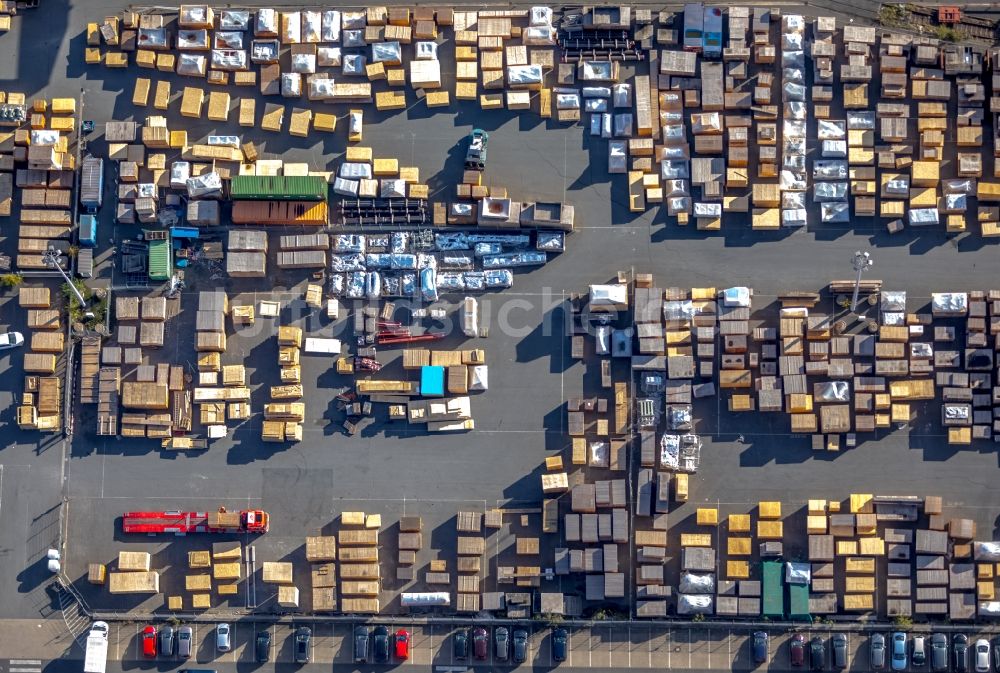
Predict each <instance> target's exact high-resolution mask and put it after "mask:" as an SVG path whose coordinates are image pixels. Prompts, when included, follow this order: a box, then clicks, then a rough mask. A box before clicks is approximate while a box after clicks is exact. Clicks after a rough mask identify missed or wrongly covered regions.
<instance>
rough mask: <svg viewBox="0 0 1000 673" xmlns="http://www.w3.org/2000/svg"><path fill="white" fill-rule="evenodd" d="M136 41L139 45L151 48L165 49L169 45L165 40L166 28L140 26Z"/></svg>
mask: <svg viewBox="0 0 1000 673" xmlns="http://www.w3.org/2000/svg"><path fill="white" fill-rule="evenodd" d="M138 43H139V46H140V47H146V48H149V49H153V48H156V47H160V48H161V49H166V48H167V47H169V46H170V45H169V44H168V42H167V29H166V28H140V29H139V37H138Z"/></svg>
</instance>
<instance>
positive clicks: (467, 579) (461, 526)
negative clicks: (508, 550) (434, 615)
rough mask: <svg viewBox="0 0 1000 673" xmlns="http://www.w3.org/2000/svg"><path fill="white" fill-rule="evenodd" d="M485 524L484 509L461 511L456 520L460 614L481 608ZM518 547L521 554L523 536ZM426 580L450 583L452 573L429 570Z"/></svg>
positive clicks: (456, 607) (456, 606)
mask: <svg viewBox="0 0 1000 673" xmlns="http://www.w3.org/2000/svg"><path fill="white" fill-rule="evenodd" d="M482 524H483V514H482V512H468V511H466V512H459V513H458V516H457V518H456V521H455V532H456V533H457V535H458V559H457V561H456V567H455V570H456V571H457V573H458V575H457V580H456V582H457V584H456V587H457V595H456V597H455V598H456V600H455V611H456V612H459V613H477V612H479V610H480V597H481V593H480V570H481V563H482V558H483V554H484V553H485V551H486V544H485V540H484V538H483V532H482ZM517 550H518V554H521V552H522V544H521V540H520V538H519V539H518V542H517ZM534 554H536V555H537V554H538V540H537V539H535V546H534ZM515 572H516V571H515ZM525 574H527V573H525ZM432 579H433V580H434V581H433V582H432V581H431V580H432ZM426 582H427V584H442V585H448V586H450V584H451V575H450V574H449V573H447V572H440V573H428V576H427V578H426Z"/></svg>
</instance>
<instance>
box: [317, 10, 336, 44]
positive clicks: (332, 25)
mask: <svg viewBox="0 0 1000 673" xmlns="http://www.w3.org/2000/svg"><path fill="white" fill-rule="evenodd" d="M321 30H322V32H321V38H322V39H321V40H320V41H321V42H340V12H339V11H337V10H335V9H328V10H325V11H324V12H323V18H322V29H321Z"/></svg>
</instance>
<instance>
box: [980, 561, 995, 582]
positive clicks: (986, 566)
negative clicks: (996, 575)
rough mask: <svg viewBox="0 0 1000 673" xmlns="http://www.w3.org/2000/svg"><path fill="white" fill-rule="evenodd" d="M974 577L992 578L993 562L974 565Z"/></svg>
mask: <svg viewBox="0 0 1000 673" xmlns="http://www.w3.org/2000/svg"><path fill="white" fill-rule="evenodd" d="M976 577H978V578H979V579H981V580H991V579H993V564H992V563H980V564H978V565H977V566H976Z"/></svg>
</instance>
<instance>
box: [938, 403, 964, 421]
mask: <svg viewBox="0 0 1000 673" xmlns="http://www.w3.org/2000/svg"><path fill="white" fill-rule="evenodd" d="M942 409H943V411H944V417H945V419H946V420H949V421H967V420H969V411H970V409H969V406H968V405H966V404H945V405H944V406H943V407H942Z"/></svg>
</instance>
